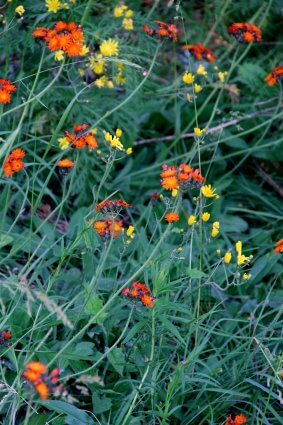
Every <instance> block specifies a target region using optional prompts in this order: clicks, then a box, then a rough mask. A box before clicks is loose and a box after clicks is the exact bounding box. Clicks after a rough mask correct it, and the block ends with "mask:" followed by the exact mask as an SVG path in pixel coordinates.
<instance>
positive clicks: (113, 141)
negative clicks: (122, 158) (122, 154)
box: [104, 132, 124, 151]
mask: <svg viewBox="0 0 283 425" xmlns="http://www.w3.org/2000/svg"><path fill="white" fill-rule="evenodd" d="M104 139H105V140H106V142H107V143H109V145H110V146H111V148H114V149H118V150H119V151H123V150H124V146H123V144H122V142H121V140H120V139H119V137H117V136H112V134H110V133H109V132H107V133H105V135H104Z"/></svg>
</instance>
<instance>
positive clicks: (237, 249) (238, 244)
mask: <svg viewBox="0 0 283 425" xmlns="http://www.w3.org/2000/svg"><path fill="white" fill-rule="evenodd" d="M235 247H236V252H237V254H239V255H241V254H242V242H241V241H238V242H236V245H235Z"/></svg>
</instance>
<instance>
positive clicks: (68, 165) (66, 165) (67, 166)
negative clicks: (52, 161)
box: [57, 158, 75, 170]
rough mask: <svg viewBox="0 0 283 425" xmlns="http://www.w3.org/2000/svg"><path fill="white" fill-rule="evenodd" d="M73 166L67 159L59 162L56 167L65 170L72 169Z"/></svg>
mask: <svg viewBox="0 0 283 425" xmlns="http://www.w3.org/2000/svg"><path fill="white" fill-rule="evenodd" d="M74 165H75V163H74V162H73V161H71V160H70V159H68V158H66V159H62V160H61V161H58V162H57V167H60V168H62V169H65V170H68V169H71V168H73V167H74Z"/></svg>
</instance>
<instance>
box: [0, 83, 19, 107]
mask: <svg viewBox="0 0 283 425" xmlns="http://www.w3.org/2000/svg"><path fill="white" fill-rule="evenodd" d="M14 91H16V87H15V86H14V84H12V83H11V82H10V81H8V80H0V103H2V104H3V105H6V104H7V103H10V102H11V93H13V92H14Z"/></svg>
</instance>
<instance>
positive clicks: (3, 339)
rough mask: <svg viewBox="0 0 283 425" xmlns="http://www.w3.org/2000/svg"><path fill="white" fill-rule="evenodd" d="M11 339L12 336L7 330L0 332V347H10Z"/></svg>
mask: <svg viewBox="0 0 283 425" xmlns="http://www.w3.org/2000/svg"><path fill="white" fill-rule="evenodd" d="M11 339H12V334H11V332H9V331H8V330H6V331H4V332H2V331H0V347H2V346H5V347H9V345H11V342H10V340H11Z"/></svg>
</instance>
